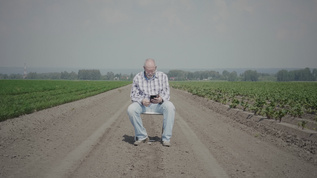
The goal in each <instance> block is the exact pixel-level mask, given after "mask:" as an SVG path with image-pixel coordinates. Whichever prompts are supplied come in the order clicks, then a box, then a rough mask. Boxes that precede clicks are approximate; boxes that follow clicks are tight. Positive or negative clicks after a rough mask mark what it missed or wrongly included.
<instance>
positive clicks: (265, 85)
mask: <svg viewBox="0 0 317 178" xmlns="http://www.w3.org/2000/svg"><path fill="white" fill-rule="evenodd" d="M171 86H172V87H173V88H177V89H181V90H185V91H188V92H190V93H192V94H194V95H197V96H201V97H206V98H208V99H210V100H213V101H216V102H219V103H222V104H225V105H229V107H230V108H239V109H242V110H244V111H250V112H253V113H254V114H255V115H263V116H266V117H267V118H268V119H276V120H279V121H281V120H282V118H283V117H284V116H286V115H290V116H293V117H299V118H301V117H302V116H303V115H304V114H310V115H313V116H314V120H315V121H316V120H317V83H316V82H171Z"/></svg>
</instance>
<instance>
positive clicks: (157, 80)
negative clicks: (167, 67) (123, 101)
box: [130, 71, 170, 104]
mask: <svg viewBox="0 0 317 178" xmlns="http://www.w3.org/2000/svg"><path fill="white" fill-rule="evenodd" d="M157 94H159V95H160V96H161V97H162V98H163V100H165V101H167V100H169V99H170V89H169V83H168V77H167V75H166V74H165V73H163V72H160V71H156V73H155V76H154V77H152V78H151V79H148V78H147V77H146V76H145V74H144V72H140V73H138V74H137V75H136V76H135V77H134V78H133V84H132V88H131V94H130V97H131V100H132V102H138V103H139V104H142V100H143V99H144V98H148V99H149V100H150V96H151V95H157Z"/></svg>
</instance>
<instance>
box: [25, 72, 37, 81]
mask: <svg viewBox="0 0 317 178" xmlns="http://www.w3.org/2000/svg"><path fill="white" fill-rule="evenodd" d="M26 78H27V79H38V75H37V73H36V72H30V73H28V75H27V77H26Z"/></svg>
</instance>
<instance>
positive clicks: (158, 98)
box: [151, 96, 163, 104]
mask: <svg viewBox="0 0 317 178" xmlns="http://www.w3.org/2000/svg"><path fill="white" fill-rule="evenodd" d="M162 100H163V99H162V98H161V97H160V96H159V97H157V98H154V99H151V103H154V104H158V103H161V102H162Z"/></svg>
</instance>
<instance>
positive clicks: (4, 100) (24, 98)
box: [0, 80, 131, 121]
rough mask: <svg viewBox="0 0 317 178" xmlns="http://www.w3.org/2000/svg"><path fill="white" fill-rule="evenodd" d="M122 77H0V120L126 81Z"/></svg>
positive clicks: (97, 92)
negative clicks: (35, 78)
mask: <svg viewBox="0 0 317 178" xmlns="http://www.w3.org/2000/svg"><path fill="white" fill-rule="evenodd" d="M130 83H131V82H126V81H64V80H0V121H3V120H6V119H8V118H13V117H17V116H20V115H22V114H29V113H32V112H34V111H37V110H41V109H45V108H49V107H52V106H56V105H60V104H63V103H67V102H71V101H75V100H79V99H82V98H85V97H89V96H93V95H96V94H99V93H102V92H105V91H108V90H111V89H114V88H118V87H121V86H124V85H128V84H130Z"/></svg>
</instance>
